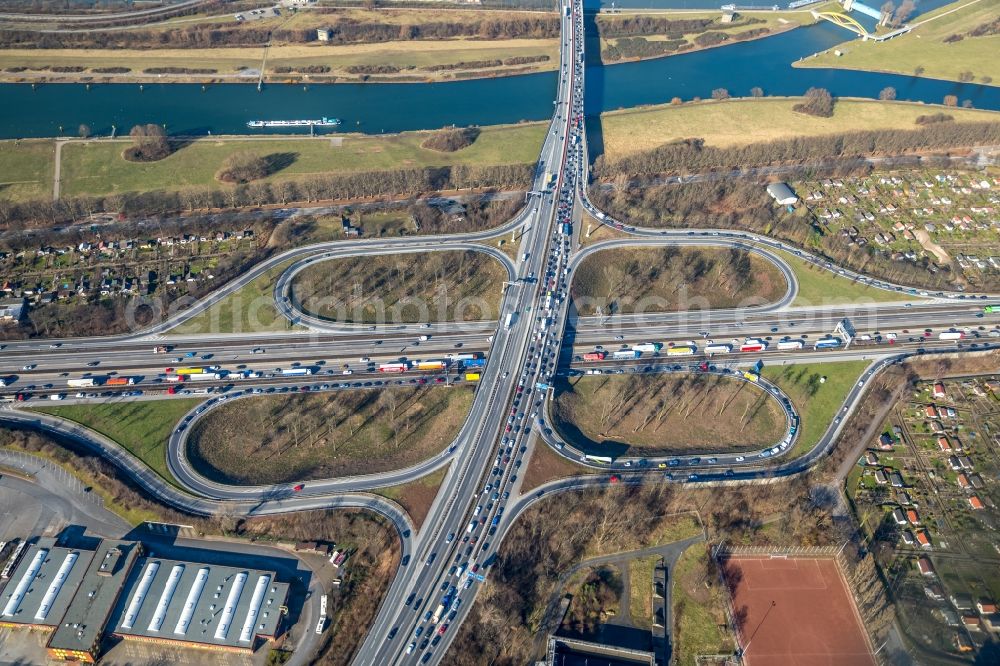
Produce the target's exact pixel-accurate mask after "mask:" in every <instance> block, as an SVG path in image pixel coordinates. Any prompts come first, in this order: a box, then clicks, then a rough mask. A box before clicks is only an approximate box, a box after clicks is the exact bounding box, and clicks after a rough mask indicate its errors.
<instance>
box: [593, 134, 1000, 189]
mask: <svg viewBox="0 0 1000 666" xmlns="http://www.w3.org/2000/svg"><path fill="white" fill-rule="evenodd" d="M996 143H1000V122H975V123H950V122H937V123H932V124H928V125H924V126H922V127H920V128H919V129H883V130H866V131H857V132H845V133H843V134H832V135H829V136H810V137H792V138H788V139H777V140H774V141H769V142H762V143H751V144H747V145H744V146H732V147H727V148H722V147H716V146H706V145H705V141H704V139H697V138H693V139H684V140H681V141H675V142H672V143H667V144H664V145H662V146H659V147H657V148H653V149H652V150H647V151H643V152H639V153H635V154H633V155H628V156H626V157H622V158H619V159H617V160H614V161H610V160H608V159H607V158H606V156H604V155H600V156H598V158H597V159H596V160H594V165H593V168H592V170H591V173H592V174H593V175H594V177H595V178H596V179H599V180H610V179H613V178H615V177H616V176H618V175H621V174H625V175H628V176H636V175H651V174H678V173H692V172H704V171H711V170H715V169H742V168H747V167H755V166H766V165H773V164H789V163H790V164H795V163H800V162H805V161H829V160H838V159H844V158H851V157H861V156H867V155H899V154H905V153H912V152H916V151H920V150H942V149H950V148H955V147H959V146H964V147H967V146H975V145H993V144H996Z"/></svg>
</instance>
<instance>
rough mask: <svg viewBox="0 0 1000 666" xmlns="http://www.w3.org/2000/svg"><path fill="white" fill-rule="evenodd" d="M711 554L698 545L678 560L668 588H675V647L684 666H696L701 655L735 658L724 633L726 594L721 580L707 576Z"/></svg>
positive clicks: (673, 641) (730, 642) (669, 628)
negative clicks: (731, 656) (730, 656)
mask: <svg viewBox="0 0 1000 666" xmlns="http://www.w3.org/2000/svg"><path fill="white" fill-rule="evenodd" d="M707 558H708V553H707V551H706V549H705V545H704V544H700V543H696V544H694V545H693V546H691V547H690V548H688V549H687V550H686V551H684V553H683V554H682V555H681V556H680V559H678V560H677V564H676V566H674V569H673V571H671V572H670V578H669V579H668V580H667V585H672V586H673V589H672V601H673V609H672V612H671V621H672V622H673V627H667V631H668V632H672V633H674V636H673V637H672V641H671V642H672V643H673V646H674V649H675V650H676V653H675V658H676V661H677V664H679V665H680V666H696V664H697V656H698V655H701V654H732V652H733V647H734V646H733V639H732V636H731V635H729V633H728V632H726V631H724V630H723V629H721V627H723V626H725V624H726V616H725V603H726V601H725V597H726V594H727V593H726V591H725V589H723V588H722V586H721V585H720V584H719V582H718V579H717V578H714V577H709V576H707V575H706V560H707Z"/></svg>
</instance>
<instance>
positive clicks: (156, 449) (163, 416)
mask: <svg viewBox="0 0 1000 666" xmlns="http://www.w3.org/2000/svg"><path fill="white" fill-rule="evenodd" d="M199 402H201V398H178V399H171V400H151V401H142V402H134V401H133V402H117V403H110V402H103V403H98V404H94V405H60V406H58V407H34V408H33V409H36V410H37V411H39V412H44V413H46V414H51V415H52V416H58V417H60V418H64V419H69V420H70V421H75V422H77V423H79V424H81V425H83V426H86V427H88V428H90V429H91V430H95V431H97V432H99V433H101V434H102V435H104V436H105V437H107V438H109V439H111V440H113V441H115V442H117V443H118V444H120V445H121V446H122V448H124V449H125V450H126V451H128V452H129V453H131V454H132V455H134V456H135V457H136V458H138V459H139V460H141V461H142V462H144V463H146V464H147V465H148V466H149V467H150V469H152V470H153V471H154V472H156V473H157V474H159V475H160V476H161V477H163V478H164V479H165V480H167V481H169V482H170V483H175V484H176V481H174V478H173V475H172V474H171V473H170V470H168V469H167V439H168V438H169V437H170V432H171V431H172V430H173V429H174V427H175V426H176V425H177V423H178V422H179V421H180V420H181V418H182V417H183V416H184V415H185V414H187V413H188V412H189V411H191V410H192V409H193V408H194V407H195V406H196V405H197V404H198V403H199Z"/></svg>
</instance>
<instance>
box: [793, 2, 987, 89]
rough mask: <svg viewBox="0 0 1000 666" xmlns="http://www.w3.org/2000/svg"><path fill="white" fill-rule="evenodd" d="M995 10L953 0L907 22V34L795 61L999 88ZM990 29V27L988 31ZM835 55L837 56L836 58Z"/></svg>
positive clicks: (852, 44) (856, 41)
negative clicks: (909, 26)
mask: <svg viewBox="0 0 1000 666" xmlns="http://www.w3.org/2000/svg"><path fill="white" fill-rule="evenodd" d="M996 18H997V7H996V3H995V2H991V1H990V0H971V1H970V0H959V2H954V3H952V4H950V5H946V6H944V7H940V8H939V9H936V10H934V11H931V12H928V13H927V14H925V15H920V16H917V17H916V19H915V20H914V21H913V22H912V25H913V30H911V31H910V32H909V33H907V34H905V35H901V36H899V37H895V38H893V39H890V40H888V41H885V42H879V43H876V42H872V41H862V40H860V39H854V40H851V41H849V42H844V43H843V44H838V45H837V46H835V47H832V48H830V49H827V50H826V51H824V52H822V53H820V54H818V55H816V56H815V57H812V58H804V59H802V60H800V61H798V62H796V63H795V66H796V67H837V68H842V69H860V70H866V71H877V72H893V73H897V74H905V75H908V76H909V75H916V76H926V77H929V78H934V79H947V80H949V81H971V82H975V83H984V84H990V85H998V84H1000V62H998V60H997V58H996V54H997V52H998V51H1000V34H998V33H997V30H996V27H995V22H996ZM991 25H992V27H991ZM837 52H839V53H840V55H837Z"/></svg>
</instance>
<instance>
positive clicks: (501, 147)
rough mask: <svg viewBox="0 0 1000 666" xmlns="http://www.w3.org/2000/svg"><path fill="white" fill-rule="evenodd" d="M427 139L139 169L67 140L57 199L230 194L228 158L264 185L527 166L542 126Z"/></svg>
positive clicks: (199, 154) (318, 142) (246, 145)
mask: <svg viewBox="0 0 1000 666" xmlns="http://www.w3.org/2000/svg"><path fill="white" fill-rule="evenodd" d="M431 134H432V133H431V132H404V133H402V134H396V135H393V136H362V135H353V134H352V135H338V136H330V135H324V136H322V137H317V138H309V137H302V138H291V137H290V138H278V139H273V140H272V139H252V138H227V139H221V138H218V137H213V138H202V139H197V140H194V141H190V142H185V144H184V145H182V146H180V147H179V148H178V149H177V150H175V151H174V152H173V153H171V154H170V155H168V156H167V157H165V158H164V159H162V160H158V161H156V162H142V163H139V162H129V161H126V160H125V159H123V158H122V151H123V150H124V149H125V148H126V147H128V146H129V145H130V142H129V141H125V140H123V141H107V140H100V141H97V140H95V141H73V142H70V143H67V144H66V145H65V146H63V150H62V174H61V182H62V189H61V194H62V195H63V196H75V195H83V194H89V195H106V194H111V193H115V192H144V191H150V190H182V189H185V188H190V187H212V188H221V189H229V188H231V186H230V185H226V184H224V183H221V182H220V181H218V180H217V179H216V172H218V171H219V169H220V168H221V167H222V165H223V162H225V161H226V158H227V157H229V156H230V155H233V154H234V153H239V152H251V153H255V154H258V155H261V156H263V157H264V158H265V159H266V160H267V161H268V162H269V163H270V164H271V165H273V166H272V167H271V169H270V174H269V175H268V176H267V178H266V179H265V180H268V181H277V180H282V179H292V178H296V177H298V178H302V177H307V176H314V175H319V174H344V173H356V172H361V171H390V170H396V169H410V168H422V167H440V166H452V165H469V166H486V165H498V164H530V163H533V162H534V161H535V160H536V159H537V157H538V151H539V150H540V149H541V145H542V140H543V139H544V138H545V125H544V124H542V123H525V124H521V125H503V126H491V127H484V128H482V129H481V131H480V133H479V135H478V137H477V138H476V140H475V141H474V142H473V143H472V145H470V146H468V147H466V148H462V149H460V150H456V151H453V152H441V151H436V150H431V149H429V148H424V147H423V146H422V145H421V144H422V143H423V142H424V141H426V140H427V138H428V137H429V136H431ZM2 154H3V151H2V150H0V155H2ZM26 179H27V177H26V175H25V173H23V172H22V171H21V167H20V165H19V164H14V163H12V164H9V165H7V164H5V163H4V162H3V161H0V181H9V182H13V181H15V180H18V181H20V180H26Z"/></svg>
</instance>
